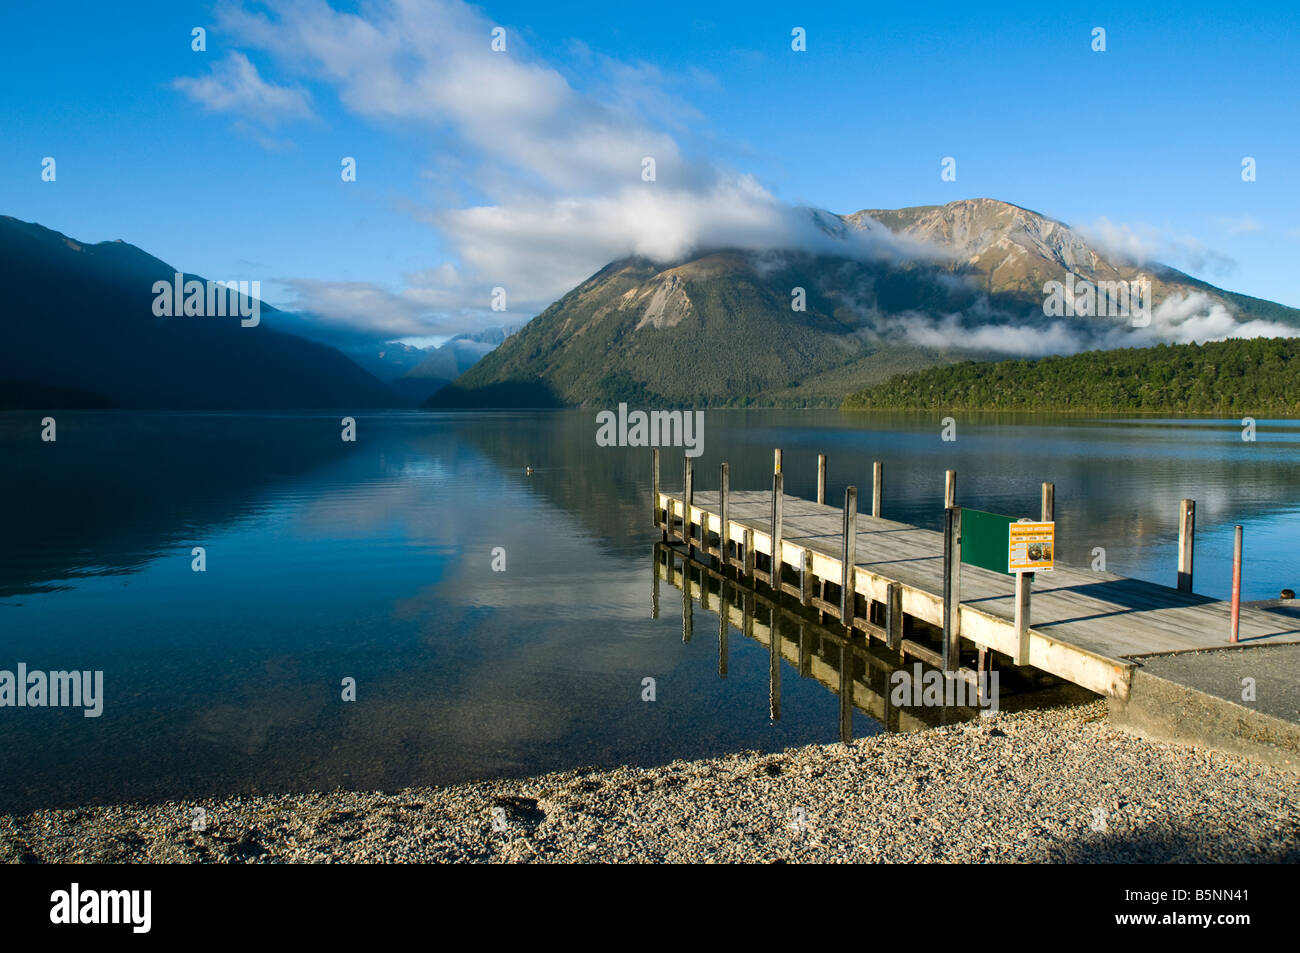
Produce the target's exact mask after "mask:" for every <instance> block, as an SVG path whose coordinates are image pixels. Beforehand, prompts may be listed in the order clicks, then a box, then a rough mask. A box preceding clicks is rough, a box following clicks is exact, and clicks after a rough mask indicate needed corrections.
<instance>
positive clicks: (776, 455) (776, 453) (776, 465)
mask: <svg viewBox="0 0 1300 953" xmlns="http://www.w3.org/2000/svg"><path fill="white" fill-rule="evenodd" d="M772 472H773V473H780V472H781V448H780V447H777V448H776V449H775V450H773V451H772Z"/></svg>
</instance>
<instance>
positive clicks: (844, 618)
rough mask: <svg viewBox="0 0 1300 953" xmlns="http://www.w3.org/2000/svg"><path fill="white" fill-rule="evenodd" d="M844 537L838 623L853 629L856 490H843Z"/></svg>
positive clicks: (855, 596)
mask: <svg viewBox="0 0 1300 953" xmlns="http://www.w3.org/2000/svg"><path fill="white" fill-rule="evenodd" d="M843 531H844V537H843V539H842V540H841V545H840V622H841V623H842V624H843V625H844V627H845V628H846V629H849V630H850V631H851V630H852V629H853V616H854V615H855V609H856V602H857V561H858V488H857V487H856V486H850V487H847V488H846V489H845V490H844V523H843Z"/></svg>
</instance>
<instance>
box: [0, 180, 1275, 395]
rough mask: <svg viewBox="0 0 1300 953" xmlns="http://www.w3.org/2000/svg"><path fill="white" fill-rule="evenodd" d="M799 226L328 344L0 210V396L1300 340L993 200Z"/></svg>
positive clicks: (747, 385) (837, 374)
mask: <svg viewBox="0 0 1300 953" xmlns="http://www.w3.org/2000/svg"><path fill="white" fill-rule="evenodd" d="M807 214H808V216H809V220H808V224H809V225H810V234H812V235H813V236H814V237H815V238H816V240H815V241H807V240H804V241H803V242H802V247H803V249H804V250H773V251H763V252H757V251H742V250H737V249H725V248H723V249H710V250H703V251H700V252H698V253H694V254H692V255H690V256H689V257H688V258H686V259H684V260H681V261H676V262H669V263H662V262H654V261H650V260H648V259H644V258H627V259H621V260H618V261H614V262H611V263H610V264H609V265H607V266H605V267H604V268H602V269H601V270H600V271H599V272H597V273H596V274H595V275H593V276H592V277H591V278H589V279H587V280H586V281H584V282H582V283H581V284H580V285H578V286H577V287H576V288H574V289H573V290H572V291H570V292H569V293H567V294H566V295H564V296H563V297H562V298H560V300H558V301H556V302H555V303H554V304H552V305H551V306H550V307H549V308H547V309H546V310H545V311H543V312H542V313H541V314H540V315H538V316H537V317H536V318H534V319H533V320H531V321H529V322H528V323H527V324H525V325H523V326H522V327H520V328H514V327H502V328H492V329H489V330H487V331H483V332H479V333H477V334H462V335H458V336H456V337H454V338H452V339H450V340H448V341H447V342H445V343H444V344H442V345H441V346H439V347H430V348H418V347H413V346H410V345H404V344H399V343H395V342H391V343H387V344H381V345H370V346H354V347H350V348H348V349H347V351H346V352H344V351H340V350H338V349H336V348H334V347H331V346H329V345H327V344H324V343H321V342H318V341H312V340H308V339H307V338H304V337H300V336H297V335H294V334H288V333H285V332H283V331H277V330H275V325H276V323H277V322H276V315H277V314H279V312H277V311H276V309H274V308H272V307H270V306H269V305H266V304H264V303H261V302H256V303H257V305H258V307H259V309H260V312H261V316H262V319H263V320H262V321H261V323H259V324H258V325H257V326H256V327H245V326H241V321H240V317H239V316H238V315H232V316H228V317H200V316H196V315H193V316H185V315H179V316H177V315H173V314H169V313H163V314H157V313H155V303H156V302H155V291H154V287H155V283H156V282H160V281H161V282H172V281H173V279H174V276H175V274H176V269H175V268H173V267H172V266H171V265H169V264H167V263H166V262H163V261H161V260H159V259H158V258H155V257H154V256H152V255H149V254H148V253H147V252H144V251H142V250H141V249H139V248H137V247H135V246H134V245H129V244H127V243H125V242H122V241H116V242H99V243H96V244H86V243H82V242H78V241H76V240H74V239H72V238H69V237H68V236H66V235H63V234H61V233H59V232H56V231H52V230H50V229H48V228H44V227H42V226H40V225H36V224H31V223H26V222H21V221H19V220H17V219H15V218H11V217H7V216H4V217H0V302H3V305H2V308H3V310H0V333H3V335H4V339H5V342H6V347H5V348H4V349H3V351H0V407H31V408H37V407H51V408H52V407H139V408H173V409H277V408H286V409H289V408H352V409H366V408H380V407H403V406H411V405H412V404H420V403H421V402H423V403H424V405H425V406H429V407H561V406H591V405H601V406H612V405H613V404H614V403H616V402H619V401H627V402H629V403H636V404H640V405H643V406H657V407H673V406H692V407H701V406H750V405H787V406H790V405H794V406H838V405H839V404H840V403H841V402H842V401H843V399H844V398H845V397H846V396H847V395H848V394H851V393H854V392H857V391H861V390H863V389H864V388H869V387H871V386H873V385H876V384H880V383H882V382H883V381H885V380H887V379H889V378H891V377H893V376H895V375H898V374H900V373H905V372H910V371H918V370H922V369H925V368H928V367H934V366H938V365H946V364H953V363H956V362H961V361H965V360H976V359H977V360H982V361H988V360H996V359H999V358H1013V357H1024V356H1031V357H1036V356H1040V355H1042V354H1048V353H1060V352H1077V351H1085V350H1090V349H1096V348H1103V349H1111V348H1115V347H1125V346H1133V345H1141V344H1151V343H1155V342H1157V341H1160V340H1164V339H1165V337H1161V334H1164V335H1165V336H1166V337H1167V338H1168V339H1170V340H1176V339H1178V334H1179V333H1183V331H1182V330H1181V326H1180V325H1179V322H1180V321H1184V320H1188V319H1189V317H1192V318H1193V320H1194V321H1195V322H1196V328H1197V331H1198V333H1200V332H1204V333H1201V337H1200V338H1199V339H1205V338H1207V337H1211V336H1218V337H1229V336H1232V335H1233V333H1234V332H1235V331H1237V330H1238V329H1240V330H1242V331H1243V332H1244V333H1246V334H1248V335H1250V336H1294V335H1296V334H1300V311H1297V310H1295V309H1292V308H1288V307H1285V306H1283V305H1280V304H1275V303H1273V302H1269V301H1263V300H1260V299H1257V298H1251V297H1248V296H1245V295H1240V294H1235V293H1233V292H1230V291H1224V290H1222V289H1220V288H1217V287H1215V286H1213V285H1210V284H1207V283H1205V282H1203V281H1200V280H1198V279H1195V278H1192V277H1190V276H1188V275H1186V274H1184V273H1182V272H1180V271H1177V270H1176V269H1173V268H1169V267H1167V266H1163V265H1158V264H1144V265H1137V264H1132V263H1128V262H1125V261H1123V260H1120V259H1119V258H1118V257H1116V256H1114V255H1109V254H1106V253H1104V252H1103V251H1101V250H1099V249H1098V248H1096V247H1094V246H1093V245H1092V244H1090V243H1089V241H1088V240H1087V239H1086V237H1085V236H1084V235H1083V234H1082V233H1080V232H1079V231H1076V230H1075V229H1071V228H1069V227H1068V226H1066V225H1064V224H1062V223H1060V222H1057V221H1054V220H1052V219H1049V218H1046V217H1044V216H1042V215H1039V214H1037V213H1035V212H1031V211H1029V210H1027V209H1023V208H1020V207H1018V206H1015V205H1010V204H1008V203H1006V202H999V201H995V200H992V199H973V200H965V201H960V202H953V203H950V204H948V205H942V206H921V207H917V208H905V209H895V210H882V209H868V210H863V211H861V212H856V213H854V214H851V215H843V216H840V215H834V214H832V213H829V212H824V211H820V210H807ZM804 237H805V239H806V238H807V236H804ZM795 244H799V243H797V242H796V243H795ZM1076 279H1077V280H1078V281H1079V282H1092V283H1098V284H1100V283H1103V282H1125V283H1131V284H1133V285H1134V286H1136V284H1137V283H1143V284H1146V285H1148V286H1149V288H1150V295H1149V300H1148V304H1149V305H1152V306H1153V311H1154V315H1155V322H1154V325H1153V327H1152V328H1151V329H1150V331H1148V332H1145V334H1146V336H1145V337H1141V336H1135V335H1134V334H1131V333H1130V330H1131V329H1130V328H1129V322H1128V319H1127V318H1115V317H1095V316H1092V315H1083V316H1075V315H1073V314H1069V315H1059V314H1057V313H1056V312H1053V311H1050V310H1048V309H1047V308H1046V306H1045V295H1044V286H1045V285H1046V284H1047V283H1049V282H1062V283H1067V284H1069V285H1070V287H1073V282H1075V281H1076ZM189 280H197V281H200V282H202V279H200V278H198V276H195V275H189V274H186V275H184V276H183V278H182V281H189ZM251 293H252V292H250V294H251ZM241 300H243V299H241ZM247 300H249V301H251V300H252V299H251V298H250V299H247ZM1202 312H1204V313H1205V314H1204V315H1202ZM284 317H285V315H281V318H284ZM268 319H269V320H268ZM1211 319H1212V320H1211ZM1246 323H1249V326H1248V327H1247V326H1246ZM281 326H286V325H285V324H282V325H281ZM287 326H291V327H295V328H306V327H308V325H307V324H306V323H303V322H298V323H297V324H288V325H287ZM1205 329H1210V330H1209V331H1207V330H1205ZM1211 331H1212V332H1213V333H1211ZM1184 337H1187V335H1186V334H1185V333H1184Z"/></svg>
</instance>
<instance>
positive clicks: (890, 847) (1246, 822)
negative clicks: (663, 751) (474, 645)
mask: <svg viewBox="0 0 1300 953" xmlns="http://www.w3.org/2000/svg"><path fill="white" fill-rule="evenodd" d="M1105 715H1106V708H1105V703H1104V702H1095V703H1091V704H1087V705H1082V706H1074V707H1065V708H1053V709H1047V710H1037V711H1022V712H1015V713H1001V714H998V715H997V716H995V717H992V718H980V719H978V720H976V721H972V722H967V723H963V724H957V725H951V726H947V727H943V728H936V729H932V730H929V731H924V732H919V733H914V734H892V735H879V736H875V737H871V738H865V739H862V740H859V741H855V742H853V743H852V744H849V745H842V744H832V745H811V746H807V747H802V748H794V749H789V750H786V751H784V752H780V753H767V754H764V753H757V752H749V753H741V754H735V755H729V756H726V757H721V758H713V759H707V760H700V761H690V762H674V763H672V764H668V765H663V766H659V767H653V768H641V767H620V768H615V769H612V770H576V771H565V772H559V773H553V774H547V775H543V776H540V777H536V778H531V779H527V780H502V781H490V782H481V783H475V784H466V785H458V786H452V787H442V788H408V789H405V790H402V791H397V792H391V793H378V792H373V793H372V792H353V791H337V792H332V793H315V794H301V795H268V796H258V797H233V798H228V799H223V800H218V801H213V802H209V803H201V802H200V803H189V802H186V803H179V802H168V803H162V804H153V805H114V806H103V807H86V808H83V809H77V810H47V811H37V812H35V813H32V814H29V815H25V816H3V817H0V860H3V861H5V862H8V863H69V862H72V863H78V862H88V863H319V862H334V863H404V862H412V863H447V862H470V863H517V862H523V863H533V862H556V863H584V862H635V863H663V862H667V863H714V862H727V863H732V862H739V863H780V862H786V863H807V862H814V863H826V862H846V863H875V862H888V863H907V862H944V863H972V862H974V863H980V862H993V863H1010V862H1026V863H1037V862H1103V863H1116V862H1119V863H1160V862H1176V863H1200V862H1218V863H1241V862H1287V861H1291V862H1294V861H1297V860H1300V777H1297V776H1295V775H1291V774H1288V773H1286V772H1283V771H1280V770H1278V769H1274V768H1270V767H1266V766H1263V765H1259V764H1256V763H1254V762H1250V761H1246V760H1243V759H1240V758H1236V757H1232V756H1229V755H1225V754H1219V753H1217V752H1210V751H1206V750H1202V749H1197V748H1192V747H1187V746H1180V745H1172V744H1165V743H1160V742H1153V741H1148V740H1144V739H1141V738H1138V737H1135V736H1132V735H1129V734H1126V733H1123V732H1121V731H1119V730H1118V729H1115V728H1113V727H1111V726H1110V725H1108V724H1107V722H1106V720H1105ZM195 807H201V808H202V809H203V812H204V820H205V824H204V828H205V829H203V830H194V829H193V818H194V808H195Z"/></svg>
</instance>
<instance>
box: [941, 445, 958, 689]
mask: <svg viewBox="0 0 1300 953" xmlns="http://www.w3.org/2000/svg"><path fill="white" fill-rule="evenodd" d="M948 472H949V473H950V474H952V475H953V476H954V477H955V476H956V474H953V471H951V470H949V471H948ZM960 607H961V507H958V506H950V507H948V508H947V509H945V510H944V533H943V670H944V671H945V672H955V671H957V669H958V668H960V667H961V618H960V616H959V614H958V613H959V611H960Z"/></svg>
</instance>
